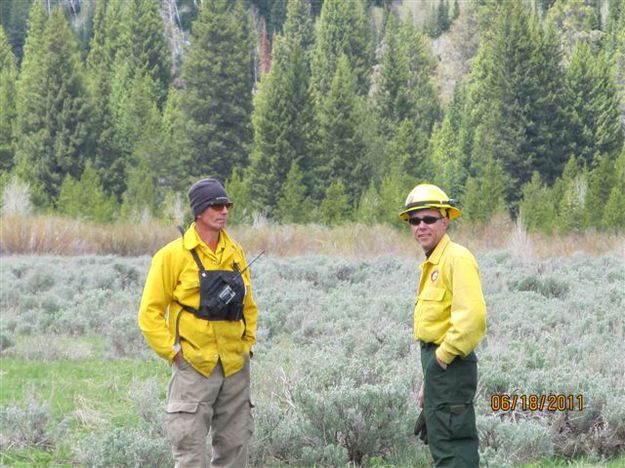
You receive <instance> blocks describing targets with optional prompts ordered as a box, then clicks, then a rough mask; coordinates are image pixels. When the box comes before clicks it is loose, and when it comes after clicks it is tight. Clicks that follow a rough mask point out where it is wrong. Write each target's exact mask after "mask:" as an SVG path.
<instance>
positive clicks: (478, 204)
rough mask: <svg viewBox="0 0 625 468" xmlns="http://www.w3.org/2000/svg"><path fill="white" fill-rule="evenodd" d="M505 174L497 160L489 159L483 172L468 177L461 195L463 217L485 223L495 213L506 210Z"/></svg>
mask: <svg viewBox="0 0 625 468" xmlns="http://www.w3.org/2000/svg"><path fill="white" fill-rule="evenodd" d="M505 186H506V175H505V174H504V172H503V169H502V168H501V166H500V164H499V163H498V162H497V161H494V160H492V159H491V160H489V161H488V162H487V163H486V165H485V167H484V173H483V174H482V175H480V176H477V177H469V179H468V180H467V184H466V191H465V193H464V197H463V202H462V206H463V217H464V218H465V219H468V220H470V221H473V222H478V223H485V222H488V221H490V220H491V219H492V217H493V216H494V215H496V214H501V213H505V212H506V202H505V200H504V196H505Z"/></svg>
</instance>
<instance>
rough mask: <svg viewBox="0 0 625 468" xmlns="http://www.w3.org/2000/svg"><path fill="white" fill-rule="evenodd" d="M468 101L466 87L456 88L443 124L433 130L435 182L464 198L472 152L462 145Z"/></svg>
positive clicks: (447, 191) (432, 145)
mask: <svg viewBox="0 0 625 468" xmlns="http://www.w3.org/2000/svg"><path fill="white" fill-rule="evenodd" d="M465 102H466V89H465V86H464V85H462V84H459V85H457V86H456V87H455V89H454V95H453V98H452V100H451V102H450V103H449V106H448V108H447V112H446V113H445V118H444V119H443V122H442V124H441V125H440V127H435V128H434V130H433V132H432V137H431V140H432V143H431V147H432V158H431V159H432V164H433V166H434V168H435V170H434V175H433V177H432V181H433V182H434V183H435V184H436V185H438V186H439V187H442V188H443V190H445V192H446V193H454V194H456V195H455V196H456V197H461V196H462V193H463V192H464V185H465V182H466V179H467V177H468V171H469V165H470V164H469V151H466V150H463V148H462V147H461V135H462V131H463V130H464V131H465V132H466V128H465V126H463V119H466V117H467V114H468V112H464V109H465Z"/></svg>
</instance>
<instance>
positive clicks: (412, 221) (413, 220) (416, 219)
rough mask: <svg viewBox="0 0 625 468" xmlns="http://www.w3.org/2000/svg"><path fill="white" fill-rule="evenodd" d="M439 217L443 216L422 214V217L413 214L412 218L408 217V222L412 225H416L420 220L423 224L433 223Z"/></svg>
mask: <svg viewBox="0 0 625 468" xmlns="http://www.w3.org/2000/svg"><path fill="white" fill-rule="evenodd" d="M439 219H443V218H441V217H439V216H424V217H423V218H419V217H418V216H415V217H414V218H408V223H410V224H412V225H413V226H418V225H419V224H421V221H423V222H424V223H425V224H434V223H435V222H436V221H438V220H439Z"/></svg>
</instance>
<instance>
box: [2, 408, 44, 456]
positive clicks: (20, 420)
mask: <svg viewBox="0 0 625 468" xmlns="http://www.w3.org/2000/svg"><path fill="white" fill-rule="evenodd" d="M55 442H56V440H55V436H54V435H53V431H52V429H51V427H50V407H49V405H48V404H46V403H39V402H38V401H37V400H36V399H35V398H34V397H32V396H30V397H29V398H28V399H27V401H26V403H25V405H24V406H4V407H0V452H4V451H5V450H7V449H8V448H15V447H18V448H20V447H37V448H39V449H41V450H44V451H51V450H52V448H53V447H54V444H55Z"/></svg>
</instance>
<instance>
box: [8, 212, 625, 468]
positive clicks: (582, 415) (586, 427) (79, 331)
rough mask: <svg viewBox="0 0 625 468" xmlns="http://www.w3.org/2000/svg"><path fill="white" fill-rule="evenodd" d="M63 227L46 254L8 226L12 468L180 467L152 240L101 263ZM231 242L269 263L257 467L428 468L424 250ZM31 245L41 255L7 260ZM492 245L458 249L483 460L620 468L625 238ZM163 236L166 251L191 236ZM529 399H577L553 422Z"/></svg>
mask: <svg viewBox="0 0 625 468" xmlns="http://www.w3.org/2000/svg"><path fill="white" fill-rule="evenodd" d="M29 229H30V230H29ZM54 229H60V228H59V227H58V225H57V224H54V223H51V224H50V225H49V226H48V228H47V229H42V230H41V232H44V233H46V234H45V235H42V237H40V238H39V239H40V241H38V242H39V244H37V242H35V240H36V239H37V236H36V235H35V234H33V232H34V231H33V228H32V227H31V228H28V227H25V226H24V225H23V224H19V223H14V224H12V229H8V228H7V223H6V220H3V227H2V230H3V231H2V234H3V236H2V259H1V264H0V284H1V286H2V290H1V295H0V313H1V325H0V349H1V351H0V352H1V358H2V359H1V362H0V376H1V392H0V463H1V464H2V465H3V466H70V465H71V466H76V465H79V466H96V467H97V466H100V467H111V466H120V467H133V466H171V456H170V452H169V448H168V446H167V443H166V440H165V435H164V424H163V416H164V412H163V404H164V400H165V398H166V386H167V380H168V378H169V369H168V366H167V364H166V363H165V362H163V361H160V360H159V359H158V358H157V357H156V356H155V355H154V354H153V353H152V351H151V350H149V349H148V348H147V346H146V345H145V343H144V341H143V338H142V336H141V334H140V332H139V330H138V328H137V326H136V311H137V307H138V302H139V299H140V294H141V290H142V285H143V280H144V277H145V274H146V272H147V268H148V266H149V261H150V258H149V255H148V253H149V252H150V249H151V248H152V245H150V247H149V248H148V249H147V250H144V252H143V255H137V252H134V251H131V250H132V249H130V248H129V249H128V250H129V251H130V254H131V256H121V255H119V252H117V253H118V254H117V255H110V254H108V255H107V254H103V253H102V251H91V253H89V252H90V251H89V250H88V249H87V246H89V245H93V244H89V242H92V241H93V239H94V237H93V236H91V237H90V235H88V234H84V233H83V235H82V237H73V239H74V243H73V245H74V248H77V249H84V250H83V251H78V252H74V255H69V253H71V252H66V251H55V250H54V249H51V248H50V245H52V243H57V244H55V245H58V246H59V249H60V248H61V247H62V246H63V245H65V248H68V247H67V245H68V244H69V242H68V239H67V238H66V239H65V242H63V236H62V235H61V234H58V235H56V236H54V235H52V234H51V233H54V232H66V233H67V232H69V234H67V235H75V232H72V231H71V230H70V229H69V228H66V230H65V231H62V230H59V231H54ZM129 229H130V228H129ZM137 229H138V228H137ZM233 231H234V232H235V237H237V238H239V239H240V241H241V243H242V244H243V245H244V246H245V247H246V249H247V252H248V257H249V258H251V257H252V256H253V255H255V254H256V253H257V252H258V251H259V250H260V249H261V248H264V249H267V251H268V252H267V254H266V255H265V256H264V257H262V258H261V260H259V261H258V262H257V263H256V264H254V265H253V267H252V277H253V282H254V294H255V298H256V301H257V303H258V305H259V309H260V316H259V326H258V333H257V335H258V344H257V346H256V348H255V355H254V358H253V361H252V379H253V403H254V405H255V409H254V417H255V421H256V432H255V438H254V443H253V447H252V450H251V462H252V464H253V466H258V467H261V466H287V465H289V466H319V467H322V466H323V467H325V466H346V465H348V464H349V463H352V464H354V463H360V464H362V465H364V466H371V467H374V466H375V467H382V466H405V467H426V466H429V463H430V458H429V454H428V451H427V448H426V447H425V446H424V445H422V444H421V443H420V442H419V441H417V440H416V439H415V438H414V437H413V436H411V432H412V426H413V424H414V421H415V418H416V415H417V414H418V413H417V410H418V409H417V405H416V400H415V392H416V389H417V388H418V385H419V383H420V379H421V370H420V365H419V359H418V348H417V346H416V345H415V343H414V342H413V340H412V335H411V334H412V307H413V304H414V299H415V291H416V288H417V284H418V271H419V270H418V265H419V263H420V260H421V257H420V254H419V252H418V251H417V249H416V246H415V245H414V243H413V241H412V240H411V239H410V238H409V237H408V236H406V235H405V234H403V233H401V232H399V231H396V230H394V229H392V228H385V227H379V228H378V227H366V226H351V227H350V226H343V227H337V228H333V229H329V228H322V227H319V226H309V227H308V228H307V227H297V226H290V227H289V226H284V227H279V226H273V227H272V226H270V225H261V226H256V227H254V228H249V227H248V228H247V229H245V228H243V227H238V228H234V229H233ZM146 232H149V231H146ZM15 233H22V234H21V235H22V241H21V242H22V244H19V245H22V246H24V245H26V244H24V242H26V241H28V239H30V240H31V245H41V247H40V251H36V249H32V251H28V249H27V248H26V247H23V250H22V251H20V250H18V249H15V246H16V245H18V242H17V241H12V242H14V244H10V245H13V246H14V247H11V248H9V247H8V245H9V241H10V239H11V235H15ZM156 233H159V234H158V235H157V234H156ZM162 233H164V234H162ZM476 233H477V231H475V230H474V231H470V230H463V228H460V229H458V230H457V231H456V232H454V233H452V237H453V236H455V237H456V238H458V239H460V240H461V242H464V243H465V245H467V246H469V247H471V248H472V249H474V251H475V252H476V253H477V255H476V256H477V258H478V261H479V263H480V267H481V274H482V281H483V288H484V294H485V297H486V302H487V306H488V334H487V338H486V339H485V340H484V342H483V343H482V344H481V346H480V348H479V351H478V356H479V372H480V377H479V383H478V395H477V398H476V408H477V413H478V430H479V433H480V441H481V455H482V461H483V464H484V466H489V467H490V466H493V467H494V466H524V465H525V466H532V467H538V466H566V464H567V463H570V460H573V462H572V463H573V466H580V467H581V466H584V467H585V466H611V467H616V466H622V464H623V463H625V459H624V458H623V449H624V447H625V391H624V389H625V377H624V375H625V352H624V351H623V347H622V343H623V342H624V341H625V320H624V319H623V310H625V287H624V285H625V262H624V259H625V249H624V245H625V243H624V242H623V238H622V237H620V238H619V237H615V236H613V237H609V236H605V237H602V238H600V237H594V242H593V237H592V236H588V237H578V238H574V237H573V238H570V239H562V240H561V241H560V242H557V241H552V242H551V243H549V242H548V241H546V240H545V239H541V238H538V237H533V236H530V235H527V234H526V233H525V232H524V231H523V230H522V229H518V228H514V227H511V226H507V225H506V226H503V225H499V226H497V225H494V226H490V227H487V228H484V229H483V230H482V231H480V232H479V233H477V234H479V235H477V234H476ZM472 234H473V236H472ZM149 235H152V237H153V238H154V239H155V240H154V243H155V244H157V243H158V242H161V241H162V237H167V236H168V235H169V236H171V237H170V238H173V236H175V231H173V230H172V231H170V230H167V229H163V230H162V231H157V230H152V231H151V234H145V238H149ZM160 236H162V237H160ZM104 237H105V236H104V234H101V238H104ZM111 238H113V237H111ZM118 239H119V240H118V241H117V242H118V244H121V243H123V242H126V243H128V242H129V241H128V240H125V239H124V238H123V237H120V238H118ZM297 246H298V247H297ZM144 248H145V247H144ZM153 248H156V247H153ZM11 249H13V250H11ZM298 249H299V250H298ZM563 249H567V250H563ZM152 251H153V250H152ZM44 252H54V253H55V254H54V255H50V254H44ZM297 252H301V254H299V255H297ZM17 253H20V255H18V254H17ZM96 253H98V254H96ZM35 254H36V255H35ZM60 254H64V255H60ZM493 395H495V397H493ZM501 395H511V396H514V395H516V396H517V397H518V404H517V405H516V407H515V408H514V410H512V409H509V410H508V411H503V410H500V411H494V410H493V404H498V405H500V406H501V403H502V401H504V400H502V398H501V397H500V396H501ZM530 395H538V396H541V395H562V397H559V399H558V400H556V399H555V397H554V401H557V402H558V403H557V404H556V408H555V410H553V411H549V410H548V409H547V408H546V406H545V407H543V408H542V409H540V408H538V407H532V403H531V402H530ZM569 396H570V398H569ZM522 399H524V400H525V402H526V403H525V406H526V408H522V405H521V400H522ZM560 403H561V405H560V407H559V408H558V407H557V405H558V404H560ZM580 405H581V409H580ZM504 409H506V408H505V407H504ZM580 460H583V461H580ZM526 464H527V465H526ZM530 464H531V465H530Z"/></svg>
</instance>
